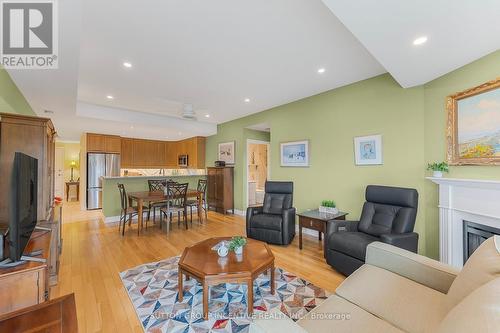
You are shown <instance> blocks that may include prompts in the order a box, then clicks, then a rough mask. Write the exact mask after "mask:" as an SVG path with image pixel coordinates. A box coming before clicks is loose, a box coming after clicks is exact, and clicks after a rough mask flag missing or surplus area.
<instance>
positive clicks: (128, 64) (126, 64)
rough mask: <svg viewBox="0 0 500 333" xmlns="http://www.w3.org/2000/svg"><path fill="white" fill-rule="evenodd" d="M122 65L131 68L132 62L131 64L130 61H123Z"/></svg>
mask: <svg viewBox="0 0 500 333" xmlns="http://www.w3.org/2000/svg"><path fill="white" fill-rule="evenodd" d="M123 67H126V68H131V67H132V64H131V63H130V62H127V61H125V62H124V63H123Z"/></svg>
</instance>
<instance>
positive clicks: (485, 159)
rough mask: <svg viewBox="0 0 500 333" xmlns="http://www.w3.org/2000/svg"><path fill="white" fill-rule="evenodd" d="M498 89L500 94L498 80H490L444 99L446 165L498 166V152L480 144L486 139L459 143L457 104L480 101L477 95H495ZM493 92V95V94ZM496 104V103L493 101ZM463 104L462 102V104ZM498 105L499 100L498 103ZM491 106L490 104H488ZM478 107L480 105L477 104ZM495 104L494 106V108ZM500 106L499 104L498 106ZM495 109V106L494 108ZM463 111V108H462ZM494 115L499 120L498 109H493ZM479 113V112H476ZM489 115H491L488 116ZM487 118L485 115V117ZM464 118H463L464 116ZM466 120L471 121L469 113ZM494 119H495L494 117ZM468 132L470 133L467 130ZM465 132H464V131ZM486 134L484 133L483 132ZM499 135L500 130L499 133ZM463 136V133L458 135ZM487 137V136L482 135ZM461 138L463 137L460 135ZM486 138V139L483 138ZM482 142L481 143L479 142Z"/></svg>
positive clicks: (477, 138) (499, 112)
mask: <svg viewBox="0 0 500 333" xmlns="http://www.w3.org/2000/svg"><path fill="white" fill-rule="evenodd" d="M497 89H499V94H500V78H497V79H496V80H492V81H489V82H486V83H484V84H481V85H479V86H477V87H474V88H471V89H467V90H465V91H462V92H459V93H456V94H454V95H450V96H448V97H447V98H446V111H447V115H448V120H447V123H446V132H447V133H446V139H447V144H448V147H447V159H448V164H450V165H500V154H499V153H498V150H497V151H496V153H495V150H493V147H491V146H489V145H485V144H483V143H482V142H484V140H486V139H482V138H481V137H477V134H476V138H472V137H471V138H469V139H468V141H466V140H464V142H459V137H460V135H459V117H460V115H459V112H460V111H461V110H459V107H460V106H459V104H460V103H461V102H462V101H465V100H466V99H471V98H473V99H474V100H470V101H468V102H474V103H475V102H476V101H477V100H479V99H480V97H479V95H482V94H485V95H483V96H486V94H489V95H491V94H495V95H496V94H497V93H496V90H497ZM493 92H494V93H493ZM494 102H495V103H497V101H496V100H495V101H494ZM462 103H463V102H462ZM498 103H500V100H499V101H498ZM483 104H485V103H483ZM490 104H491V103H490ZM478 105H481V104H480V103H478ZM495 105H496V104H494V106H495ZM498 105H500V104H498ZM495 108H496V106H495ZM464 109H465V107H464ZM495 110H496V111H495V114H496V112H498V117H499V119H500V108H496V109H495ZM478 112H481V111H478ZM489 115H491V113H490V114H489ZM485 116H487V115H485ZM464 117H465V116H464ZM467 117H469V118H468V119H471V118H470V117H471V114H470V112H469V113H468V115H467ZM495 119H497V118H496V117H495ZM464 123H467V124H471V123H472V122H470V121H469V122H465V121H464ZM469 131H471V130H470V129H469ZM480 131H481V129H480V128H478V129H477V130H476V131H475V132H476V133H477V132H480ZM464 132H465V131H464ZM485 133H486V132H485ZM498 133H499V134H500V128H499V132H498ZM460 134H463V133H460ZM484 135H487V134H484ZM462 136H463V135H462ZM485 138H486V137H485ZM481 140H482V141H481Z"/></svg>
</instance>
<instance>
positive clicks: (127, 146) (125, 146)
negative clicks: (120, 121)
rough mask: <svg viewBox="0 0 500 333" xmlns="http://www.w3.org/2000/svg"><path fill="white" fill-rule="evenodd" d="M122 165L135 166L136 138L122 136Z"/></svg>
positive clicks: (126, 166) (124, 166)
mask: <svg viewBox="0 0 500 333" xmlns="http://www.w3.org/2000/svg"><path fill="white" fill-rule="evenodd" d="M121 167H122V168H133V167H134V139H128V138H121Z"/></svg>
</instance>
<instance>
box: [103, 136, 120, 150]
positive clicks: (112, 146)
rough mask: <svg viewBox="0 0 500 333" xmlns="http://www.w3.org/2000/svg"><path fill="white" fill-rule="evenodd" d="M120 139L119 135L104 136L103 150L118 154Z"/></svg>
mask: <svg viewBox="0 0 500 333" xmlns="http://www.w3.org/2000/svg"><path fill="white" fill-rule="evenodd" d="M121 150H122V140H121V138H120V137H119V136H112V135H106V136H105V138H104V151H105V152H106V153H113V154H120V153H121Z"/></svg>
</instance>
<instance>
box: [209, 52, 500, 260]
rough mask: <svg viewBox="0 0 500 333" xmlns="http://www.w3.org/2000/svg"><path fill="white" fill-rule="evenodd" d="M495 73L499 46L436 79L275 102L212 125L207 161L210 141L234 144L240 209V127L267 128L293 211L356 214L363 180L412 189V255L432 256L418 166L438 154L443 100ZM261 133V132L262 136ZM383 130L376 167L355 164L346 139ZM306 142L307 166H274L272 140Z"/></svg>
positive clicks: (432, 233) (429, 211)
mask: <svg viewBox="0 0 500 333" xmlns="http://www.w3.org/2000/svg"><path fill="white" fill-rule="evenodd" d="M498 76H500V51H497V52H495V53H492V54H490V55H489V56H487V57H485V58H483V59H481V60H478V61H476V62H474V63H472V64H469V65H467V66H465V67H463V68H461V69H458V70H456V71H454V72H452V73H449V74H447V75H445V76H443V77H441V78H439V79H436V80H434V81H432V82H430V83H429V84H427V85H425V86H419V87H414V88H410V89H403V88H401V86H400V85H399V84H398V83H397V82H395V81H394V79H393V78H392V77H391V76H390V75H389V74H384V75H381V76H377V77H375V78H372V79H368V80H365V81H361V82H358V83H355V84H352V85H349V86H346V87H342V88H338V89H334V90H331V91H328V92H325V93H322V94H319V95H316V96H312V97H309V98H306V99H303V100H299V101H296V102H293V103H290V104H286V105H282V106H279V107H276V108H273V109H270V110H266V111H263V112H260V113H257V114H254V115H250V116H247V117H244V118H240V119H236V120H233V121H230V122H227V123H224V124H220V125H219V126H218V134H217V135H214V136H211V137H209V138H208V139H207V153H206V154H207V156H206V158H207V159H206V161H207V165H212V164H213V161H215V160H216V159H217V144H218V143H220V142H225V141H231V140H235V141H236V165H235V206H236V208H237V209H239V210H244V209H245V208H246V204H245V203H246V193H245V189H246V188H245V186H244V182H245V181H246V166H245V155H246V143H245V142H246V136H245V134H244V133H245V132H246V131H247V130H246V129H245V128H246V127H248V126H252V125H255V124H259V123H267V124H269V125H270V127H271V133H270V142H271V179H273V180H292V181H294V184H295V206H296V207H297V209H298V211H301V210H305V209H311V208H316V207H317V206H318V205H319V202H320V201H321V200H323V199H334V200H335V201H336V202H337V204H338V206H339V208H340V209H342V210H345V211H347V212H349V213H350V215H349V218H350V219H357V218H359V215H360V212H361V208H362V204H363V202H364V189H365V187H366V185H368V184H383V185H395V186H405V187H413V188H416V189H417V190H418V192H419V195H420V207H419V212H418V217H417V223H416V227H415V231H416V232H418V233H419V234H420V241H419V252H420V253H422V254H425V255H428V256H430V257H434V258H436V257H437V256H438V239H439V235H438V212H437V186H436V185H434V184H432V183H430V182H429V181H427V180H425V176H426V175H427V172H426V171H425V166H426V164H427V162H430V161H442V160H444V159H445V157H446V156H445V146H446V143H445V110H444V101H445V97H446V96H448V95H450V94H453V93H455V92H457V91H460V90H464V89H466V88H470V87H472V86H475V85H477V84H480V83H483V82H486V81H488V80H492V79H494V78H496V77H498ZM266 134H267V133H266ZM371 134H382V135H383V155H384V156H383V157H384V164H383V165H381V166H355V165H354V153H353V138H354V137H355V136H364V135H371ZM303 139H308V140H309V149H310V167H308V168H286V167H280V165H279V164H280V156H279V144H280V142H286V141H292V140H303ZM450 176H452V177H453V176H457V177H470V178H474V177H476V178H478V177H486V178H500V168H495V167H488V168H479V167H457V168H452V170H451V174H450Z"/></svg>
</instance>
